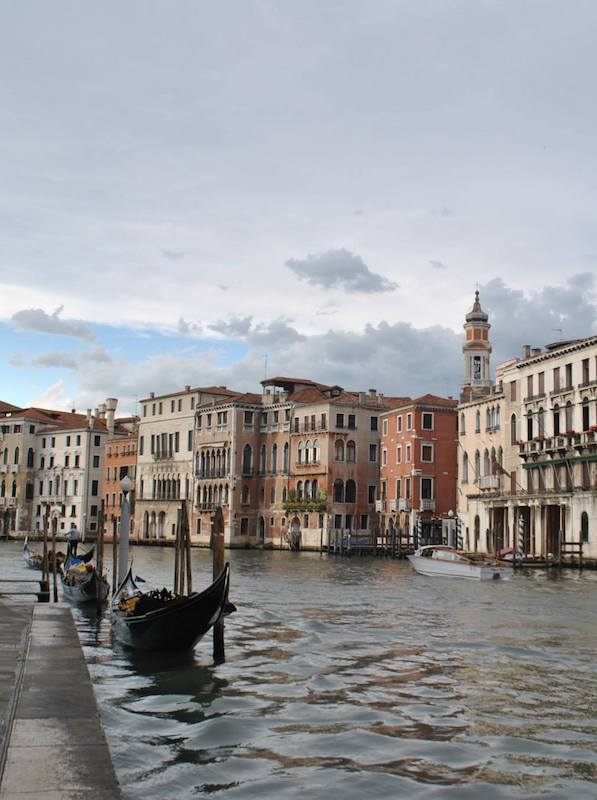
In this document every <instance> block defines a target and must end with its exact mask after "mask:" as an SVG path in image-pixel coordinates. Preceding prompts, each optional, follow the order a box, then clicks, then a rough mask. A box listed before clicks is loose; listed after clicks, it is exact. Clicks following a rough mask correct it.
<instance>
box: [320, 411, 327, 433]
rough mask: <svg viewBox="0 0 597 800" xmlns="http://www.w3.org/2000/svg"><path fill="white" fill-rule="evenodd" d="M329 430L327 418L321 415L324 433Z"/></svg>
mask: <svg viewBox="0 0 597 800" xmlns="http://www.w3.org/2000/svg"><path fill="white" fill-rule="evenodd" d="M326 428H327V417H326V415H325V414H322V415H321V430H322V431H324V430H325V429H326Z"/></svg>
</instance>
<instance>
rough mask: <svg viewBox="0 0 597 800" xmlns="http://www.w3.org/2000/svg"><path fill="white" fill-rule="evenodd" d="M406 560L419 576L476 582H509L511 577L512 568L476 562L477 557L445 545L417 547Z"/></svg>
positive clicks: (493, 563)
mask: <svg viewBox="0 0 597 800" xmlns="http://www.w3.org/2000/svg"><path fill="white" fill-rule="evenodd" d="M408 560H409V561H410V563H411V564H412V565H413V567H414V568H415V569H416V571H417V572H419V573H420V574H421V575H431V576H436V575H437V576H440V577H445V578H468V579H469V580H476V581H495V580H503V581H509V580H510V578H511V577H512V567H506V566H501V565H499V564H496V563H495V561H493V562H490V561H481V560H478V557H477V558H475V557H474V556H472V555H468V554H466V553H461V552H459V551H458V550H456V549H455V548H453V547H448V546H447V545H438V544H432V545H426V546H425V547H419V549H418V550H415V552H414V554H413V555H412V556H409V557H408Z"/></svg>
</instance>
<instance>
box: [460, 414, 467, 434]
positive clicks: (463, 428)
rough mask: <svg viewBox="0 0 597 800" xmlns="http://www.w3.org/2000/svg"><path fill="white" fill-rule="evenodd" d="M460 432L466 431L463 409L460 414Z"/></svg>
mask: <svg viewBox="0 0 597 800" xmlns="http://www.w3.org/2000/svg"><path fill="white" fill-rule="evenodd" d="M460 433H462V434H465V433H466V426H465V424H464V411H463V412H462V414H461V415H460Z"/></svg>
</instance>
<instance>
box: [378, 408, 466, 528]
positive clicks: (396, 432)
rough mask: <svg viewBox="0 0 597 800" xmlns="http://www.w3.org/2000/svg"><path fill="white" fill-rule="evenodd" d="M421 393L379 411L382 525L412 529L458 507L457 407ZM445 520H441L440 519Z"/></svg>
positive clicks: (425, 525) (422, 525)
mask: <svg viewBox="0 0 597 800" xmlns="http://www.w3.org/2000/svg"><path fill="white" fill-rule="evenodd" d="M457 406H458V401H456V400H453V399H452V398H445V397H436V396H434V395H430V394H427V395H423V396H422V397H418V398H417V399H415V400H410V401H408V402H405V403H404V404H402V405H400V406H399V407H398V408H396V409H393V410H392V411H386V412H384V413H383V414H382V416H381V465H380V474H379V491H378V505H377V507H378V511H379V513H380V527H381V529H382V530H383V531H389V532H390V533H391V532H393V531H395V530H400V531H404V532H406V531H412V529H413V527H415V526H416V525H417V523H418V524H419V526H420V527H422V528H428V527H429V526H430V525H432V523H434V522H436V521H439V520H441V518H442V517H444V516H446V515H448V513H449V512H452V514H454V513H455V511H456V481H457V465H456V450H457V439H458V432H457V420H458V417H457V412H456V409H457ZM440 524H441V523H440Z"/></svg>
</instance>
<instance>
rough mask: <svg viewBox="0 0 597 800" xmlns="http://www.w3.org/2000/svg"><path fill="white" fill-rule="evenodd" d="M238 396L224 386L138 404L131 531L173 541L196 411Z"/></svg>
mask: <svg viewBox="0 0 597 800" xmlns="http://www.w3.org/2000/svg"><path fill="white" fill-rule="evenodd" d="M235 394H238V393H237V392H233V391H231V390H229V389H227V388H226V387H225V386H219V387H213V386H212V387H206V388H191V386H185V388H184V390H182V391H178V392H171V393H169V394H162V395H156V394H155V393H154V392H152V393H151V394H150V395H149V397H147V398H146V399H144V400H141V407H142V412H141V417H140V419H139V427H138V436H139V439H138V445H137V475H136V498H135V513H134V523H133V529H134V531H135V533H136V535H137V536H138V537H140V538H143V539H173V538H174V536H175V534H176V524H177V519H178V509H179V508H180V501H181V500H187V499H188V500H189V501H191V500H192V491H193V447H194V428H195V412H196V407H197V406H209V405H213V404H215V403H216V402H218V401H220V400H224V399H226V398H228V397H230V396H233V395H235Z"/></svg>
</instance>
